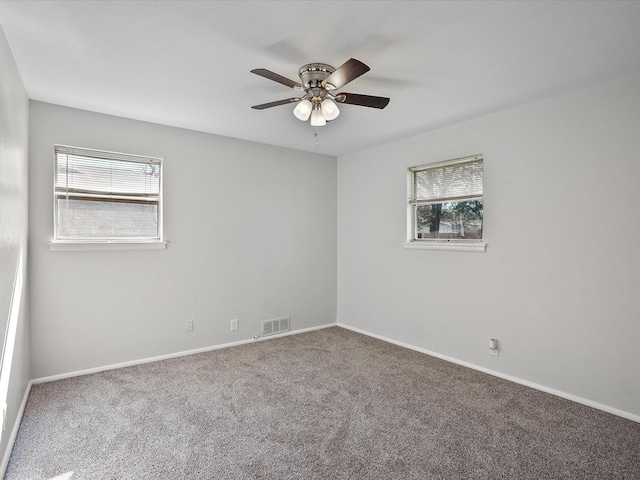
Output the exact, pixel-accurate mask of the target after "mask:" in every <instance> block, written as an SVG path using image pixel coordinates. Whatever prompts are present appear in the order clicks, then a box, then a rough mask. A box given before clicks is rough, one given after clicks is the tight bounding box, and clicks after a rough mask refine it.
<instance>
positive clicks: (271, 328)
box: [262, 317, 289, 337]
mask: <svg viewBox="0 0 640 480" xmlns="http://www.w3.org/2000/svg"><path fill="white" fill-rule="evenodd" d="M288 331H289V317H282V318H274V319H273V320H263V321H262V336H263V337H265V336H267V335H275V334H277V333H282V332H288Z"/></svg>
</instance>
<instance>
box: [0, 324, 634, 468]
mask: <svg viewBox="0 0 640 480" xmlns="http://www.w3.org/2000/svg"><path fill="white" fill-rule="evenodd" d="M5 479H7V480H23V479H29V480H36V479H43V480H53V479H55V480H79V479H149V480H152V479H153V480H155V479H158V480H168V479H454V480H455V479H512V480H517V479H535V480H541V479H597V480H607V479H616V480H622V479H628V480H632V479H634V480H638V479H640V424H638V423H635V422H632V421H629V420H625V419H622V418H619V417H616V416H614V415H610V414H607V413H604V412H602V411H599V410H595V409H592V408H589V407H586V406H583V405H580V404H576V403H573V402H570V401H567V400H563V399H560V398H557V397H555V396H552V395H548V394H545V393H543V392H539V391H537V390H533V389H530V388H527V387H524V386H521V385H517V384H513V383H510V382H508V381H505V380H501V379H499V378H496V377H492V376H490V375H486V374H483V373H480V372H477V371H475V370H471V369H468V368H464V367H461V366H458V365H455V364H451V363H448V362H445V361H442V360H439V359H436V358H433V357H430V356H428V355H424V354H421V353H418V352H414V351H412V350H408V349H405V348H401V347H398V346H395V345H391V344H389V343H386V342H382V341H379V340H376V339H373V338H370V337H367V336H364V335H360V334H357V333H354V332H351V331H349V330H346V329H343V328H339V327H332V328H327V329H323V330H317V331H313V332H308V333H303V334H298V335H291V336H287V337H282V338H277V339H273V340H269V341H264V342H255V343H252V344H246V345H242V346H238V347H232V348H225V349H221V350H215V351H212V352H208V353H202V354H197V355H191V356H186V357H180V358H176V359H171V360H164V361H160V362H155V363H149V364H145V365H139V366H134V367H128V368H123V369H119V370H112V371H107V372H102V373H97V374H93V375H86V376H82V377H75V378H70V379H66V380H60V381H56V382H51V383H46V384H38V385H34V386H33V388H32V390H31V393H30V395H29V399H28V402H27V406H26V410H25V413H24V417H23V420H22V423H21V426H20V430H19V432H18V435H17V438H16V442H15V445H14V449H13V452H12V455H11V459H10V462H9V466H8V468H7V472H6V476H5Z"/></svg>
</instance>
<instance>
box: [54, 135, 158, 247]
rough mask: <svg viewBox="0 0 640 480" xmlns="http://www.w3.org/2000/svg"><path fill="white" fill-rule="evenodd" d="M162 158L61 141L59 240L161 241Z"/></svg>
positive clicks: (57, 196)
mask: <svg viewBox="0 0 640 480" xmlns="http://www.w3.org/2000/svg"><path fill="white" fill-rule="evenodd" d="M161 168H162V159H159V158H154V157H144V156H139V155H129V154H123V153H114V152H105V151H99V150H90V149H85V148H78V147H69V146H63V145H56V146H55V217H56V229H55V230H56V231H55V238H56V239H94V240H120V239H125V240H126V239H129V240H130V239H136V240H161V238H162V221H161V220H162V209H161V192H162V181H161V180H162V178H161Z"/></svg>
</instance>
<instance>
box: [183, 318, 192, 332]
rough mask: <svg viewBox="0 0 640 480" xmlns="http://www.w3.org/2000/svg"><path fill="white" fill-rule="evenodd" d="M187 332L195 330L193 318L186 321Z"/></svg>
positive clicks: (185, 328)
mask: <svg viewBox="0 0 640 480" xmlns="http://www.w3.org/2000/svg"><path fill="white" fill-rule="evenodd" d="M184 330H185V332H193V320H187V321H186V322H184Z"/></svg>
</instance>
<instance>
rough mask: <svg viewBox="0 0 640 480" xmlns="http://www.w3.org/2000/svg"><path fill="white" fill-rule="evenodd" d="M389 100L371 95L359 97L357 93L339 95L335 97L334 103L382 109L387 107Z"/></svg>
mask: <svg viewBox="0 0 640 480" xmlns="http://www.w3.org/2000/svg"><path fill="white" fill-rule="evenodd" d="M389 100H390V98H387V97H374V96H373V95H360V94H359V93H339V94H338V95H336V102H338V103H347V104H349V105H360V106H361V107H372V108H384V107H386V106H387V105H389Z"/></svg>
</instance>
